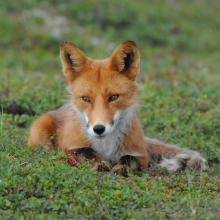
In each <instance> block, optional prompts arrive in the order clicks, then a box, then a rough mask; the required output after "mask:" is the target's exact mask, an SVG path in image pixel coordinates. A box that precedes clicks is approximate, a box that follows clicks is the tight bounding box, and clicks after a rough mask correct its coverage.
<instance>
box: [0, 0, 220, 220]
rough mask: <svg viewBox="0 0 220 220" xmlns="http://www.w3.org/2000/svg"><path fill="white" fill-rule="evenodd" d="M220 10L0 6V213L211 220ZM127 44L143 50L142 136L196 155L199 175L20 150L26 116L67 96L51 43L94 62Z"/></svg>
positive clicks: (219, 139)
mask: <svg viewBox="0 0 220 220" xmlns="http://www.w3.org/2000/svg"><path fill="white" fill-rule="evenodd" d="M39 10H40V11H39ZM219 10H220V5H219V2H218V1H217V0H214V1H212V2H211V3H210V2H208V1H205V0H195V1H193V2H192V1H187V0H184V1H178V2H177V1H171V0H168V1H160V0H157V1H150V0H149V1H138V2H134V1H131V0H126V1H121V2H119V1H115V0H114V1H111V3H110V2H109V1H92V0H91V1H86V2H83V1H74V2H73V1H63V2H61V1H56V0H50V1H27V0H22V1H17V2H13V4H12V3H10V2H4V3H3V1H2V2H0V26H1V35H0V47H1V51H2V53H1V59H0V106H1V110H0V111H1V114H0V218H2V219H20V218H22V217H23V218H24V219H133V218H135V219H219V218H220V211H219V207H220V164H219V163H220V111H219V109H220V89H219V88H220V76H219V67H220V66H219V62H218V60H219V53H220V51H219V48H220V41H219V37H220V36H219V25H220V17H219V13H218V12H219ZM59 16H61V17H59ZM59 22H61V23H59ZM62 22H63V23H62ZM58 24H59V25H58ZM127 39H131V40H134V41H135V42H136V43H137V45H138V47H139V50H140V53H141V73H140V76H139V77H138V80H139V82H140V102H141V107H140V111H139V115H140V120H141V123H142V125H143V129H144V131H145V134H146V135H148V136H149V137H153V138H157V139H160V140H161V141H167V142H168V143H173V144H176V145H179V146H181V147H187V148H190V149H193V150H197V151H199V152H200V153H201V154H202V155H203V157H205V158H206V159H207V163H208V170H207V171H205V172H198V171H193V170H190V169H186V170H185V171H182V172H174V173H173V172H168V171H166V170H164V169H158V170H154V169H152V168H149V169H147V170H144V171H143V173H142V174H141V173H136V174H135V175H133V176H130V177H129V178H124V177H121V176H117V177H114V176H113V175H111V174H109V173H98V172H95V171H93V169H92V168H91V167H90V166H89V165H88V164H78V166H79V169H77V168H76V167H71V166H69V165H68V164H66V163H64V162H60V161H51V159H54V158H59V157H60V156H63V153H62V152H55V151H50V150H42V149H41V148H38V149H27V148H26V140H27V137H28V127H29V126H30V124H31V123H32V121H33V120H34V119H35V118H36V117H37V116H38V115H40V114H41V113H43V112H46V111H47V110H49V109H56V108H58V107H59V106H61V105H62V103H63V100H64V99H66V97H67V96H66V94H67V92H66V90H65V87H66V85H67V84H66V83H67V81H66V79H65V77H64V76H63V73H62V72H61V64H60V60H59V45H60V43H61V42H62V41H64V40H68V41H71V42H73V43H75V44H76V45H77V46H78V47H79V48H80V49H82V50H83V51H84V52H85V53H86V54H87V55H88V56H91V57H94V58H101V59H102V58H105V57H107V56H109V54H110V53H111V52H112V50H113V49H114V48H115V47H116V46H117V45H118V44H119V43H121V42H122V41H124V40H127ZM2 112H3V114H2Z"/></svg>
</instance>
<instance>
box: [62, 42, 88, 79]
mask: <svg viewBox="0 0 220 220" xmlns="http://www.w3.org/2000/svg"><path fill="white" fill-rule="evenodd" d="M60 58H61V62H62V66H63V72H64V73H65V75H66V77H67V78H68V79H69V81H70V82H71V81H73V80H74V79H75V77H76V76H77V75H78V74H79V73H80V72H82V71H83V70H85V69H91V68H92V67H91V64H90V63H89V60H88V58H87V57H86V55H85V54H84V53H83V52H82V51H81V50H80V49H79V48H78V47H76V46H75V45H74V44H72V43H69V42H62V44H61V46H60Z"/></svg>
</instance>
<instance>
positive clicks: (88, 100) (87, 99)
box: [82, 96, 90, 102]
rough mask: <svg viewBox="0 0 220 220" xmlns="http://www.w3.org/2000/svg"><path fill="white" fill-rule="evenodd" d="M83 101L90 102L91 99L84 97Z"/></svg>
mask: <svg viewBox="0 0 220 220" xmlns="http://www.w3.org/2000/svg"><path fill="white" fill-rule="evenodd" d="M82 100H83V101H84V102H90V99H89V98H87V97H86V96H83V97H82Z"/></svg>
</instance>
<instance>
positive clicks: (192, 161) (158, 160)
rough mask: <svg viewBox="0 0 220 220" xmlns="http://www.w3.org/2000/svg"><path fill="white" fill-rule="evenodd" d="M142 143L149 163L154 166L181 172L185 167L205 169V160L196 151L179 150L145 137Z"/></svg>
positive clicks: (173, 146)
mask: <svg viewBox="0 0 220 220" xmlns="http://www.w3.org/2000/svg"><path fill="white" fill-rule="evenodd" d="M144 141H145V146H146V149H147V152H148V156H149V158H148V159H149V163H150V164H153V165H154V166H161V167H166V168H167V169H168V170H181V169H184V168H185V167H186V166H190V167H192V168H194V169H201V170H205V169H206V165H205V162H206V160H205V159H204V158H202V157H201V156H200V154H199V153H198V152H196V151H192V150H189V149H186V148H179V147H177V146H175V145H169V144H165V143H163V142H160V141H158V140H154V139H150V138H147V137H145V138H144Z"/></svg>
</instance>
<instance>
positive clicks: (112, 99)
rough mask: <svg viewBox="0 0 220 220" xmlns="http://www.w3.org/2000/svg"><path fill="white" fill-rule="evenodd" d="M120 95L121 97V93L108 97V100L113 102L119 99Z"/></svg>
mask: <svg viewBox="0 0 220 220" xmlns="http://www.w3.org/2000/svg"><path fill="white" fill-rule="evenodd" d="M118 97H119V95H113V96H111V97H110V98H109V99H108V101H109V102H113V101H115V100H117V99H118Z"/></svg>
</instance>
